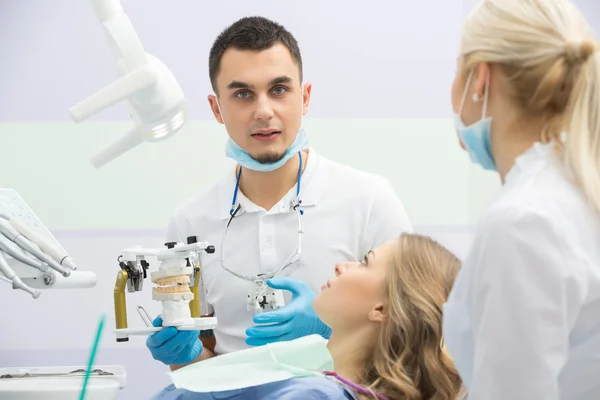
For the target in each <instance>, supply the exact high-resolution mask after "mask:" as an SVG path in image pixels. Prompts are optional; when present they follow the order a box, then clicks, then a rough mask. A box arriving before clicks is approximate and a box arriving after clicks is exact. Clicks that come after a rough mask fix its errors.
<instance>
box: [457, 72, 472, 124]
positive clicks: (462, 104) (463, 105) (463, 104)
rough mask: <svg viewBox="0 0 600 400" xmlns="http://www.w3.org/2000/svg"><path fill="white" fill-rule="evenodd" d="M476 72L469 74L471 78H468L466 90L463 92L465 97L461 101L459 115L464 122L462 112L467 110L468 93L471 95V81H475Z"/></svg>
mask: <svg viewBox="0 0 600 400" xmlns="http://www.w3.org/2000/svg"><path fill="white" fill-rule="evenodd" d="M474 72H475V70H471V73H469V77H468V78H467V83H466V85H465V90H463V95H462V99H461V100H460V107H459V109H458V115H459V116H460V119H461V121H462V116H461V114H462V112H463V109H464V108H465V103H466V101H467V93H469V87H470V86H471V80H472V79H473V73H474Z"/></svg>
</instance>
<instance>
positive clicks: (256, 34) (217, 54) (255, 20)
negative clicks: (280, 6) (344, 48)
mask: <svg viewBox="0 0 600 400" xmlns="http://www.w3.org/2000/svg"><path fill="white" fill-rule="evenodd" d="M277 43H281V44H283V45H284V46H285V47H287V49H288V50H289V51H290V54H291V55H292V58H293V59H294V61H295V62H296V64H298V69H299V74H300V82H302V56H301V55H300V48H299V47H298V41H297V40H296V38H294V36H293V35H292V34H291V33H290V32H289V31H288V30H287V29H285V28H284V27H283V26H282V25H280V24H278V23H276V22H274V21H271V20H270V19H267V18H264V17H244V18H241V19H239V20H237V21H236V22H234V23H233V24H232V25H230V26H229V27H227V28H226V29H225V30H224V31H223V32H221V33H220V34H219V36H217V38H216V40H215V42H214V43H213V45H212V47H211V49H210V54H209V57H208V74H209V77H210V83H211V85H212V88H213V90H214V91H215V93H217V83H216V81H217V75H219V70H220V67H221V59H222V58H223V54H224V53H225V51H226V50H227V49H229V48H234V49H237V50H254V51H261V50H266V49H269V48H271V47H272V46H273V45H275V44H277Z"/></svg>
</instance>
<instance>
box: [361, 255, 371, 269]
mask: <svg viewBox="0 0 600 400" xmlns="http://www.w3.org/2000/svg"><path fill="white" fill-rule="evenodd" d="M362 264H363V265H364V266H365V267H366V266H368V265H369V255H368V254H367V255H366V256H365V258H363V260H362Z"/></svg>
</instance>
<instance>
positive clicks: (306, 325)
mask: <svg viewBox="0 0 600 400" xmlns="http://www.w3.org/2000/svg"><path fill="white" fill-rule="evenodd" d="M267 285H268V286H270V287H272V288H274V289H282V290H288V291H290V292H292V301H291V302H290V304H288V305H287V306H285V307H282V308H280V309H279V310H275V311H269V312H266V313H262V314H258V315H255V316H254V319H253V321H254V323H255V324H272V325H267V326H253V327H251V328H248V329H247V330H246V335H247V336H248V337H247V338H246V344H248V345H250V346H262V345H265V344H268V343H274V342H283V341H286V340H293V339H298V338H300V337H303V336H308V335H312V334H319V335H321V336H323V337H324V338H325V339H329V336H331V328H329V327H328V326H327V325H325V324H324V323H323V321H321V320H320V319H319V317H318V316H317V314H316V313H315V310H314V309H313V306H312V304H313V300H314V299H315V297H317V295H316V294H315V292H313V291H312V289H310V288H309V287H308V286H307V285H306V284H305V283H304V282H302V281H299V280H297V279H292V278H274V279H268V280H267Z"/></svg>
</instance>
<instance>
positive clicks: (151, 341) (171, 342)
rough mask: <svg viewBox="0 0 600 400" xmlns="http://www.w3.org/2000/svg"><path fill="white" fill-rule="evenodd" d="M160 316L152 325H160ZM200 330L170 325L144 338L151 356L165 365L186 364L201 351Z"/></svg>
mask: <svg viewBox="0 0 600 400" xmlns="http://www.w3.org/2000/svg"><path fill="white" fill-rule="evenodd" d="M162 322H163V321H162V318H161V317H160V316H159V317H156V318H155V319H154V321H152V325H154V326H162ZM199 336H200V331H179V330H177V328H175V327H173V326H170V327H168V328H164V329H163V330H161V331H158V332H156V333H154V334H152V335H151V336H149V337H148V339H146V347H148V349H150V352H151V353H152V358H154V359H155V360H157V361H160V362H162V363H163V364H166V365H174V364H188V363H191V362H192V361H194V360H195V359H196V358H197V357H198V356H199V355H200V353H202V347H203V346H202V342H201V341H200V339H199Z"/></svg>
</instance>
